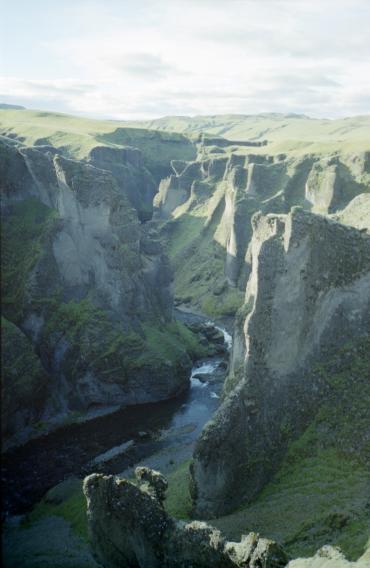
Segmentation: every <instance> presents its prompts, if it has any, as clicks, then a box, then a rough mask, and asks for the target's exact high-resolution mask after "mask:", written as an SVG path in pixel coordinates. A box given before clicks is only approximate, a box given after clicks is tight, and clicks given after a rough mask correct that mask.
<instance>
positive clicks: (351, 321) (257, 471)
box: [192, 208, 370, 517]
mask: <svg viewBox="0 0 370 568" xmlns="http://www.w3.org/2000/svg"><path fill="white" fill-rule="evenodd" d="M252 225H253V237H252V240H251V244H250V258H251V273H250V276H249V279H248V283H247V286H246V296H245V303H244V305H243V307H242V308H241V309H240V311H239V312H238V314H237V318H236V325H235V331H234V345H233V356H232V370H231V374H230V376H229V379H228V382H227V383H226V386H225V396H224V401H223V403H222V405H221V407H220V408H219V410H218V411H217V412H216V414H215V416H214V419H213V420H212V421H211V422H210V423H209V424H208V425H207V426H206V427H205V430H204V431H203V433H202V436H201V437H200V439H199V441H198V444H197V447H196V450H195V453H194V463H193V465H192V492H193V498H194V503H195V510H196V514H197V515H199V516H201V517H204V516H205V517H208V516H219V515H220V514H223V513H225V512H227V511H230V510H232V509H233V508H235V507H236V506H237V505H238V504H239V503H240V501H241V500H247V501H248V500H250V499H252V498H253V497H254V496H255V495H257V494H258V492H259V491H260V490H261V489H262V488H263V487H264V485H265V484H266V483H267V482H268V481H269V480H270V479H271V477H272V475H273V474H274V473H275V472H276V471H277V468H278V466H279V464H280V463H281V460H282V458H283V456H284V454H285V451H286V449H287V444H288V439H289V440H292V439H294V438H297V437H298V436H299V434H300V433H302V432H303V430H304V428H305V427H306V426H307V425H308V424H309V422H310V420H311V418H312V416H314V414H315V410H316V409H317V407H318V405H319V404H320V403H321V401H322V399H323V398H324V397H325V393H326V392H327V389H328V384H327V383H326V382H325V380H324V378H323V377H322V375H321V374H320V363H322V362H323V361H327V360H329V359H330V357H332V356H335V355H336V354H338V351H340V349H341V348H343V347H344V346H345V345H346V344H348V342H354V347H353V349H354V353H356V340H357V341H358V342H360V341H361V340H362V339H364V337H366V336H368V334H369V333H370V236H369V235H368V234H367V233H366V232H364V231H360V230H356V229H354V228H350V227H347V226H344V225H342V224H340V223H338V222H335V221H333V220H330V219H327V218H325V217H322V216H319V215H315V214H312V213H308V212H306V211H304V210H303V209H301V208H293V209H292V211H291V212H290V213H289V214H288V215H274V214H268V215H262V214H261V213H258V214H255V215H254V217H253V219H252ZM365 358H366V352H365ZM338 368H339V369H340V363H339V364H338ZM353 380H354V381H355V380H356V377H353ZM287 432H289V436H287ZM364 440H365V441H364V443H366V436H365V435H364Z"/></svg>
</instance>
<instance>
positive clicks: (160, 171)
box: [0, 110, 196, 181]
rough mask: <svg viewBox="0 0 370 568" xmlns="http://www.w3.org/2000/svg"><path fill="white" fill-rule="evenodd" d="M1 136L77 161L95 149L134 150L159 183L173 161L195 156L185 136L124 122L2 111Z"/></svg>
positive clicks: (20, 111)
mask: <svg viewBox="0 0 370 568" xmlns="http://www.w3.org/2000/svg"><path fill="white" fill-rule="evenodd" d="M0 134H5V135H9V134H10V135H13V136H14V135H16V136H18V137H19V138H20V139H21V140H22V142H23V143H25V144H27V145H33V144H51V145H53V146H55V147H56V148H59V149H60V151H61V153H63V154H64V155H66V156H67V157H72V158H77V159H82V158H86V157H87V156H88V154H89V152H90V150H92V148H94V147H95V146H101V145H103V146H110V147H112V148H122V147H124V146H134V147H136V148H139V149H140V150H141V151H142V152H143V156H144V162H145V164H146V165H147V166H148V168H149V169H150V170H151V172H152V174H153V175H154V177H156V179H157V180H158V175H159V177H164V176H165V175H168V171H169V164H170V161H171V160H176V159H185V160H192V159H194V158H195V154H196V150H195V147H194V146H193V144H192V143H191V142H190V141H189V139H188V138H187V137H185V136H184V135H183V134H176V133H170V132H168V133H167V132H164V133H156V132H153V131H152V130H146V129H145V128H144V127H143V128H140V127H139V128H132V127H131V128H130V127H127V124H126V123H125V122H119V121H111V120H93V119H88V118H80V117H76V116H71V115H68V114H62V113H52V112H42V111H31V110H0ZM158 181H159V180H158Z"/></svg>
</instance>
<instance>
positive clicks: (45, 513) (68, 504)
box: [22, 481, 88, 541]
mask: <svg viewBox="0 0 370 568" xmlns="http://www.w3.org/2000/svg"><path fill="white" fill-rule="evenodd" d="M86 508H87V505H86V498H85V496H84V494H83V492H82V481H81V486H80V488H79V489H76V490H75V491H74V492H73V493H72V494H71V495H70V496H68V497H67V499H65V500H64V501H62V502H61V503H58V504H51V503H47V502H46V501H44V500H42V501H40V502H39V503H38V504H37V505H36V506H35V507H34V508H33V509H32V511H31V512H30V513H29V514H28V515H27V516H26V519H25V521H24V522H23V524H22V526H23V528H27V527H29V526H30V525H32V524H33V523H35V522H37V521H38V520H40V519H42V518H45V517H51V516H56V517H62V518H63V519H64V520H65V521H67V522H68V523H69V524H70V525H71V527H72V529H73V531H74V532H75V533H76V534H77V535H78V536H80V537H81V538H82V539H83V540H84V541H88V529H87V516H86Z"/></svg>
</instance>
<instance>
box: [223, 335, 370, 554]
mask: <svg viewBox="0 0 370 568" xmlns="http://www.w3.org/2000/svg"><path fill="white" fill-rule="evenodd" d="M317 372H319V373H320V374H321V376H322V378H323V380H325V381H326V382H327V385H328V387H329V388H328V392H327V395H326V396H325V397H324V398H323V403H322V405H321V407H320V408H319V409H318V411H317V413H316V416H315V417H313V420H312V423H311V424H310V425H309V427H308V428H307V429H306V431H305V432H304V433H303V435H302V436H301V437H300V438H299V439H298V440H296V441H294V442H292V443H291V445H290V447H289V450H288V453H287V455H286V458H285V460H284V462H283V464H282V466H281V467H280V469H279V471H278V473H277V474H276V476H275V477H274V479H273V480H272V481H271V482H270V483H269V484H268V485H267V487H266V488H265V489H264V490H263V491H262V493H261V494H260V495H259V496H258V498H257V499H255V500H254V501H253V502H252V503H251V504H250V505H246V506H243V507H242V508H241V509H240V510H239V511H236V512H235V513H233V514H231V515H228V516H225V517H223V518H220V519H216V520H212V524H214V525H215V526H217V527H218V528H220V529H221V530H222V531H224V532H225V534H226V536H227V537H229V538H239V536H240V535H241V534H242V533H245V532H248V531H252V530H253V531H258V532H260V533H261V534H262V535H263V536H266V537H269V538H273V539H276V540H278V541H280V542H281V543H282V544H283V545H284V547H285V549H286V550H287V551H288V552H289V553H290V554H291V555H292V556H293V557H297V556H311V555H312V554H314V553H315V552H316V550H317V549H318V548H320V546H323V545H324V544H332V545H335V546H340V547H341V548H342V550H343V551H344V553H345V554H346V556H347V557H348V558H349V559H351V560H354V559H356V558H357V557H359V556H360V555H361V554H362V553H363V550H364V548H365V545H366V542H367V540H368V538H369V517H370V513H369V478H370V464H369V455H370V452H369V440H370V432H369V419H368V408H369V402H370V383H369V376H370V342H369V337H365V338H363V339H361V340H357V341H356V342H353V343H351V344H348V345H347V346H345V347H344V348H343V349H342V350H340V351H338V353H337V354H336V356H335V357H334V358H332V359H331V360H330V361H328V362H327V363H325V364H324V365H322V366H320V367H319V368H318V369H317Z"/></svg>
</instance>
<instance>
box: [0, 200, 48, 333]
mask: <svg viewBox="0 0 370 568" xmlns="http://www.w3.org/2000/svg"><path fill="white" fill-rule="evenodd" d="M56 219H57V214H56V212H55V211H54V210H52V209H49V208H48V207H46V206H45V205H43V204H42V203H41V202H40V201H38V200H37V199H35V198H29V199H25V200H24V201H21V202H19V203H17V204H15V205H13V206H12V209H11V212H10V215H8V216H7V217H5V218H4V219H3V221H2V224H1V252H2V271H3V272H2V284H1V293H2V305H3V313H4V316H5V317H7V318H8V319H10V320H11V321H14V322H15V323H17V322H18V321H20V320H21V319H22V316H23V310H24V303H25V296H26V290H27V282H28V279H29V276H30V273H31V271H32V269H33V268H34V266H35V264H36V262H37V261H38V259H39V258H40V256H41V254H42V252H43V246H44V243H45V242H46V239H47V237H48V235H49V234H50V231H51V230H52V228H53V226H54V223H55V220H56Z"/></svg>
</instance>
